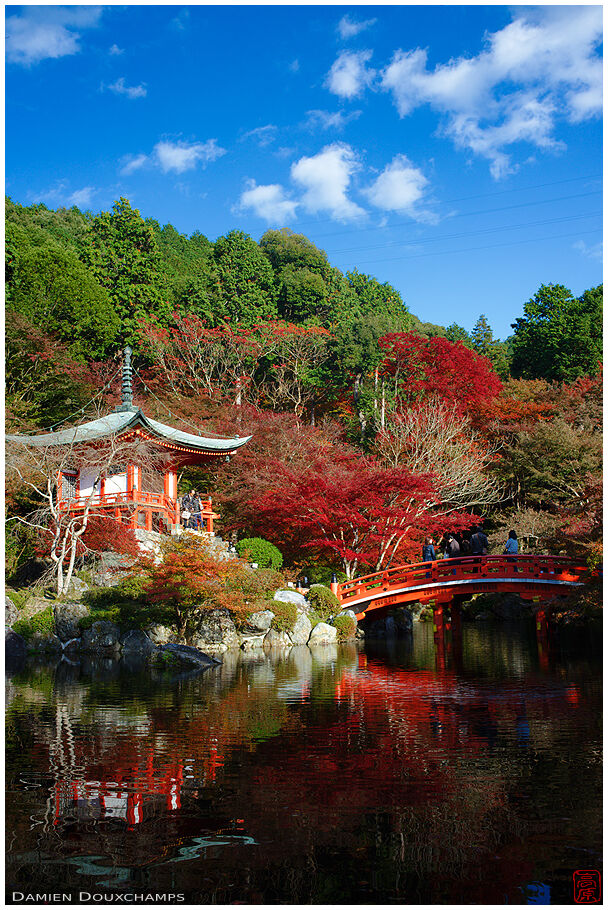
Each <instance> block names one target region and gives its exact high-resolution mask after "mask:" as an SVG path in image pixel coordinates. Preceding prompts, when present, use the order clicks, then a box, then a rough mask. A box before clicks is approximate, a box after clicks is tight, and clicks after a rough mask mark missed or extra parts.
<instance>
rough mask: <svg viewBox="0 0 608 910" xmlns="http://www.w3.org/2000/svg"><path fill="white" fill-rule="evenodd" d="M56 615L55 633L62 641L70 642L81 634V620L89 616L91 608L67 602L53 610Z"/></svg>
mask: <svg viewBox="0 0 608 910" xmlns="http://www.w3.org/2000/svg"><path fill="white" fill-rule="evenodd" d="M53 613H54V615H55V632H56V633H57V637H58V638H59V639H60V640H61V641H70V639H72V638H78V636H79V635H80V634H81V632H80V625H79V620H81V619H83V618H84V617H85V616H88V615H89V608H88V607H86V606H85V605H84V604H81V603H78V602H73V601H65V602H64V603H57V604H55V606H54V608H53Z"/></svg>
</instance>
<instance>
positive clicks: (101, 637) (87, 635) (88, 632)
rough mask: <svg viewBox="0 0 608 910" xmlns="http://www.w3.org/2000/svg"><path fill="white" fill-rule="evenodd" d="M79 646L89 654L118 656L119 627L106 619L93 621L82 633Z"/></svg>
mask: <svg viewBox="0 0 608 910" xmlns="http://www.w3.org/2000/svg"><path fill="white" fill-rule="evenodd" d="M80 648H81V650H82V651H85V652H88V653H90V654H99V655H100V656H102V657H113V656H118V654H119V653H120V629H119V628H118V626H115V625H114V623H113V622H108V620H106V619H101V620H98V621H97V622H94V623H93V625H92V626H91V628H90V629H85V631H84V632H83V633H82V638H81V643H80Z"/></svg>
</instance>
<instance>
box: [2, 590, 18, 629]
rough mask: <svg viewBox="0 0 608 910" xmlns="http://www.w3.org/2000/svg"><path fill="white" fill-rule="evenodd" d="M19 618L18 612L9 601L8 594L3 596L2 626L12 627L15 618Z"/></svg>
mask: <svg viewBox="0 0 608 910" xmlns="http://www.w3.org/2000/svg"><path fill="white" fill-rule="evenodd" d="M18 616H19V610H18V609H17V607H16V606H15V604H14V603H13V601H12V600H11V599H10V597H9V596H8V594H5V595H4V624H5V625H6V626H12V624H13V623H14V622H15V620H16V619H17V617H18Z"/></svg>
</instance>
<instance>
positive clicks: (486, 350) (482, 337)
mask: <svg viewBox="0 0 608 910" xmlns="http://www.w3.org/2000/svg"><path fill="white" fill-rule="evenodd" d="M471 339H472V341H473V349H474V350H475V351H477V353H478V354H481V355H482V356H483V357H489V356H490V353H491V351H492V348H493V346H494V344H495V342H494V335H493V332H492V328H491V326H490V323H489V322H488V320H487V319H486V317H485V316H484V314H483V313H482V314H481V316H480V317H479V319H478V320H477V322H476V323H475V325H474V326H473V331H472V332H471Z"/></svg>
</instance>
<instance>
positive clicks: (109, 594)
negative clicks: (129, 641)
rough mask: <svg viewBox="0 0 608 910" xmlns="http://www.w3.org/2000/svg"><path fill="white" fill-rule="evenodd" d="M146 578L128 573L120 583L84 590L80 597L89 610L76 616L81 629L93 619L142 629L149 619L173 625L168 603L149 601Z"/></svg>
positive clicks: (120, 626) (91, 623) (143, 575)
mask: <svg viewBox="0 0 608 910" xmlns="http://www.w3.org/2000/svg"><path fill="white" fill-rule="evenodd" d="M147 583H148V578H147V576H146V575H145V574H142V575H131V576H129V577H128V578H125V579H124V580H123V581H122V582H121V583H120V584H119V585H116V586H115V587H109V588H96V589H94V590H92V591H87V592H86V593H85V595H84V597H83V600H84V601H85V602H86V604H87V606H88V607H89V610H90V613H89V615H88V616H84V617H83V618H82V619H81V620H79V623H78V625H79V626H80V628H81V629H88V628H90V627H91V626H92V625H93V623H94V622H98V621H100V620H109V621H110V622H113V623H115V625H117V626H118V627H119V628H120V629H121V630H125V629H143V628H145V627H146V626H148V625H149V624H150V623H162V624H163V625H172V624H173V623H174V622H175V612H174V611H173V609H172V608H171V607H170V606H169V605H167V604H151V603H150V602H149V600H148V599H147V597H146V593H145V590H146V585H147Z"/></svg>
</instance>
